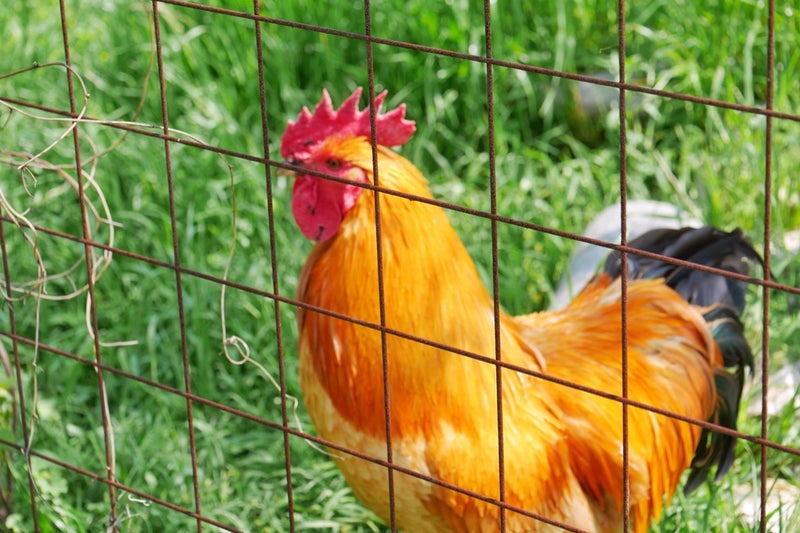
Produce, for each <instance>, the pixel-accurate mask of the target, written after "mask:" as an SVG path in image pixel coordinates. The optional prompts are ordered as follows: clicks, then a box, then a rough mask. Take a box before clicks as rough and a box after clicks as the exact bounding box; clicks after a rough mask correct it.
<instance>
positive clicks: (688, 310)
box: [287, 102, 723, 532]
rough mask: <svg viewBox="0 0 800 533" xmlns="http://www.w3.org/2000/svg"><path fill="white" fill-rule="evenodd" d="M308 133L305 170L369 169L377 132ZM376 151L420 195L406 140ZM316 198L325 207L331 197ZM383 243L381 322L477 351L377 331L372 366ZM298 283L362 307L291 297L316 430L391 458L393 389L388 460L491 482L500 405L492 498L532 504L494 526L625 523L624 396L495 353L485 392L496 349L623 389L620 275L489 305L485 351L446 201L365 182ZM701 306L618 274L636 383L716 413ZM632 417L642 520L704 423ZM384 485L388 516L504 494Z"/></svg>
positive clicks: (432, 524) (471, 485) (382, 474)
mask: <svg viewBox="0 0 800 533" xmlns="http://www.w3.org/2000/svg"><path fill="white" fill-rule="evenodd" d="M323 104H324V102H323ZM323 104H321V105H323ZM327 105H328V106H329V102H328V104H327ZM351 107H352V105H351ZM325 113H327V115H326V116H333V115H331V114H330V113H328V111H325ZM309 117H310V115H309ZM304 120H305V121H307V122H309V123H310V122H311V121H312V120H313V118H306V119H304ZM304 124H305V123H304ZM303 131H305V130H303ZM301 133H302V131H301ZM303 146H304V150H305V151H307V152H309V154H310V155H309V156H308V157H307V158H306V159H304V160H303V161H301V163H302V164H303V165H304V166H306V167H307V168H309V169H310V170H313V171H315V172H319V171H320V169H322V170H323V171H324V170H325V169H326V168H327V169H329V170H330V169H335V170H336V171H337V172H338V174H337V176H338V177H340V178H345V179H351V180H355V181H366V182H369V183H372V182H373V153H372V146H371V143H370V142H369V141H368V140H367V139H366V138H365V137H363V136H353V135H346V136H338V135H332V136H330V137H328V138H327V139H325V140H324V141H322V142H320V143H319V144H318V145H315V146H314V147H313V148H307V147H308V146H310V143H305V144H304V145H303ZM287 152H288V148H287ZM377 162H378V171H379V172H378V175H379V185H380V186H381V187H384V188H386V189H389V190H395V191H400V192H402V193H404V194H407V195H413V196H417V197H422V198H431V194H430V191H429V190H428V186H427V182H426V180H425V178H424V177H423V176H422V175H421V174H420V172H419V171H418V170H417V169H416V168H415V167H414V166H413V165H412V164H411V163H410V162H408V161H407V160H406V159H405V158H403V157H402V156H400V155H399V154H397V153H396V152H394V151H392V150H390V149H388V148H385V147H383V146H378V147H377ZM304 186H306V187H307V188H306V189H304V194H307V195H308V198H309V199H307V200H305V202H306V203H302V204H299V205H300V207H301V208H302V209H305V210H306V211H302V210H301V215H304V214H308V216H310V217H312V218H311V220H312V224H307V225H306V229H307V231H308V232H309V233H310V234H313V233H314V232H315V230H314V229H313V228H314V226H313V221H314V220H316V219H314V218H313V217H314V216H316V214H317V213H316V209H317V208H318V207H319V206H322V204H319V203H317V199H316V198H315V197H314V194H315V193H314V191H316V189H313V187H310V188H309V187H308V186H307V185H304ZM342 187H344V186H342ZM308 191H311V192H308ZM348 194H349V193H348ZM376 194H378V195H379V202H380V206H379V207H380V229H381V240H380V242H378V240H377V238H376V218H375V217H376V214H375V203H374V202H375V195H376ZM323 207H325V208H326V209H333V211H329V212H333V213H334V214H335V213H336V211H335V209H336V208H335V207H334V208H329V206H328V205H327V204H326V205H325V206H323ZM337 216H338V215H336V216H333V217H332V218H331V219H336V218H337ZM320 220H323V219H320ZM327 220H328V219H324V220H323V221H327ZM324 223H327V222H324ZM326 229H328V230H329V229H330V228H326ZM323 233H325V232H324V231H323V227H322V226H321V227H320V234H323ZM378 246H380V247H381V248H380V249H381V255H382V261H383V263H382V265H381V269H380V270H381V271H382V276H383V278H382V279H383V289H384V290H383V307H384V309H385V326H386V327H387V328H389V329H390V330H393V331H399V332H402V333H405V334H409V335H413V336H414V337H417V338H422V339H425V340H427V341H430V342H432V343H435V344H436V345H437V346H449V347H453V348H454V349H457V350H460V351H464V352H469V353H470V354H474V355H475V356H476V357H467V356H465V355H463V354H458V353H453V352H452V351H449V350H446V349H442V348H439V347H437V346H434V345H429V344H424V343H421V342H417V341H415V340H412V339H408V338H404V337H402V336H399V335H395V334H392V333H387V334H386V336H385V354H386V367H385V368H384V364H383V357H382V354H383V349H384V346H382V336H381V333H380V331H379V329H378V326H379V325H380V322H381V299H380V293H379V290H378V287H379V278H378V276H379V265H378V253H377V250H378ZM298 298H299V299H300V300H301V301H302V302H305V303H307V304H309V305H310V306H313V307H315V308H319V309H323V310H326V311H330V312H333V313H335V314H338V315H344V316H347V317H351V318H352V319H355V320H357V321H361V322H366V323H368V324H371V325H372V327H367V326H364V325H360V324H355V323H353V322H351V321H347V320H343V319H340V318H337V317H335V316H331V315H329V314H326V313H322V312H318V311H315V310H310V309H301V310H300V311H299V313H298V317H299V333H300V337H299V347H298V350H299V359H300V361H299V362H300V379H301V385H302V388H303V396H304V401H305V404H306V407H307V409H308V411H309V413H310V415H311V418H312V420H313V423H314V425H315V427H316V428H317V431H318V432H319V434H320V435H321V436H322V437H323V438H325V439H327V440H328V441H330V442H333V443H336V444H337V445H340V446H345V447H348V448H352V449H355V450H358V451H359V452H362V453H365V454H369V455H371V456H373V457H376V458H378V459H382V460H386V459H387V449H386V435H387V428H386V420H387V413H386V411H385V406H386V405H387V402H386V393H387V392H388V405H389V412H388V420H389V421H390V427H389V431H388V433H389V434H390V435H391V442H392V459H393V461H394V462H395V463H396V464H398V465H400V466H402V467H404V468H408V469H412V470H414V471H416V472H419V473H420V474H423V475H425V476H432V477H434V478H437V479H439V480H442V481H444V482H446V483H449V484H452V485H454V486H457V487H460V488H462V489H464V490H465V491H468V492H470V493H475V494H478V495H481V496H482V497H485V498H488V499H492V500H498V499H500V497H501V491H500V481H499V467H498V461H499V456H500V454H499V452H500V445H499V439H500V437H499V433H498V412H499V411H501V412H502V415H501V416H502V428H503V433H502V451H503V454H502V455H503V460H504V463H503V473H504V481H505V485H504V487H503V499H504V501H505V502H506V503H507V504H508V505H510V506H512V507H513V508H519V509H523V510H525V511H526V512H529V513H532V514H534V515H536V516H538V517H541V518H543V519H545V520H544V521H542V520H539V519H537V518H533V517H530V516H526V515H524V514H522V513H515V512H511V511H509V512H507V513H506V516H505V525H506V530H507V531H512V532H516V531H547V530H550V529H558V528H557V527H555V526H551V525H550V524H548V522H547V521H555V522H556V523H562V524H566V525H569V526H570V527H574V528H579V529H584V530H588V531H603V532H604V531H619V530H621V528H622V520H623V519H622V517H623V514H624V511H623V501H624V499H623V468H624V467H623V457H622V450H623V446H624V444H623V434H622V420H623V414H622V411H623V407H622V404H621V403H620V402H619V401H615V400H611V399H605V398H602V397H600V396H597V395H595V394H590V393H588V392H582V391H579V390H575V389H574V388H571V387H568V386H564V385H561V384H559V383H555V382H553V381H550V380H548V379H543V378H542V377H537V376H534V375H530V374H528V373H526V372H520V371H516V370H514V369H512V368H503V369H502V371H501V372H500V374H501V376H500V377H501V379H500V381H499V383H500V393H499V397H500V398H501V402H502V406H501V408H500V409H498V405H497V399H498V391H497V387H498V380H497V366H496V365H495V364H494V363H493V362H492V361H491V360H493V359H495V357H496V356H497V354H498V353H499V355H500V359H501V360H502V362H503V363H505V364H508V365H510V366H513V367H514V368H521V369H526V370H529V371H532V372H534V373H538V374H539V375H546V376H552V377H553V378H558V379H561V380H566V381H569V382H574V383H577V384H580V385H581V386H584V387H589V388H591V389H596V390H599V391H603V392H605V393H610V394H614V395H622V333H621V332H622V322H621V320H622V319H621V315H622V302H621V287H620V284H619V282H618V281H613V280H612V279H611V278H610V277H609V276H608V275H599V276H598V277H597V278H596V279H595V280H594V281H593V282H591V283H590V284H589V285H588V286H587V287H586V289H585V290H584V291H583V292H582V293H581V294H580V295H579V296H578V297H577V298H576V299H575V300H574V301H573V303H572V304H571V305H570V306H568V307H567V308H565V309H563V310H561V311H556V312H546V313H539V314H532V315H527V316H520V317H511V316H509V315H507V314H505V313H503V312H501V314H500V316H499V317H498V318H497V321H498V324H499V341H500V342H499V351H498V350H496V347H495V327H496V324H495V316H494V304H493V299H492V297H491V296H490V295H489V293H488V292H487V290H486V289H485V287H483V285H482V283H481V280H480V278H479V276H478V273H477V271H476V269H475V266H474V264H473V262H472V260H471V259H470V257H469V255H468V253H467V251H466V249H465V248H464V246H463V245H462V243H461V241H460V240H459V239H458V236H457V235H456V233H455V231H454V230H453V228H452V226H451V225H450V223H449V221H448V219H447V216H446V214H445V212H444V211H443V210H442V209H441V208H439V207H437V206H434V205H431V204H429V203H425V202H421V201H414V200H409V199H407V198H403V197H398V196H395V195H392V194H388V193H375V192H373V191H372V190H370V189H364V190H362V191H360V192H359V193H358V194H357V198H356V199H355V203H354V205H352V207H349V208H348V209H347V210H346V212H343V214H342V216H341V223H340V226H339V227H338V230H337V231H336V232H335V234H334V236H333V237H332V238H330V239H329V240H325V241H324V242H320V243H318V244H317V245H316V246H315V248H314V249H313V251H312V253H311V255H310V257H309V258H308V261H307V263H306V265H305V267H304V269H303V272H302V275H301V279H300V286H299V295H298ZM703 312H704V310H703V309H701V308H698V307H695V306H693V305H690V304H689V303H687V302H686V301H684V300H683V299H682V298H681V297H680V296H679V295H678V294H677V293H676V292H675V291H673V290H672V289H671V288H669V287H668V286H667V285H666V284H665V283H664V281H663V280H631V281H630V282H629V283H628V287H627V317H628V318H627V319H628V324H630V328H629V329H628V332H627V343H628V344H627V361H628V364H627V372H628V380H627V382H628V397H629V398H630V399H631V400H633V401H636V402H640V403H642V404H646V405H650V406H653V407H656V408H659V409H663V410H666V411H669V412H673V413H676V414H678V415H681V416H684V417H688V418H691V419H700V420H706V419H709V418H710V417H712V415H713V414H714V410H715V405H716V391H715V382H714V372H715V370H716V369H718V368H719V367H721V366H722V365H723V361H722V355H721V351H720V348H719V347H718V345H717V343H716V342H715V340H714V338H713V336H712V333H711V331H710V329H709V326H708V325H707V323H706V320H705V319H704V317H703ZM385 376H386V383H387V386H388V390H384V377H385ZM628 428H629V435H628V457H629V465H628V467H629V481H630V504H631V510H632V516H633V519H634V525H635V527H634V529H635V531H636V532H644V531H646V530H647V528H648V526H649V524H650V523H651V522H652V521H653V520H657V519H658V518H659V516H660V513H661V509H662V505H663V503H664V501H665V500H666V501H668V500H669V499H670V498H671V496H672V494H673V493H674V491H675V490H676V487H677V485H678V483H679V480H680V477H681V474H682V473H683V472H684V470H686V469H687V468H688V467H689V466H690V464H691V462H692V456H693V453H694V450H695V448H696V447H697V445H698V442H699V441H700V438H701V428H699V427H698V426H696V425H692V424H689V423H686V422H682V421H678V420H676V419H674V418H671V417H667V416H663V415H660V414H655V413H653V412H651V411H649V410H644V409H640V408H636V407H633V406H631V407H629V408H628ZM334 459H335V460H336V462H337V463H338V465H339V467H340V469H341V471H342V472H343V474H344V476H345V478H346V479H347V481H348V483H349V484H350V485H351V487H352V488H353V491H354V492H355V494H356V495H357V496H358V498H360V499H361V500H362V501H363V502H364V503H365V505H367V506H368V507H370V508H371V509H372V510H373V511H375V512H376V513H377V514H378V515H379V516H380V517H382V518H383V519H384V520H387V521H388V520H389V491H388V482H387V478H388V475H387V471H386V469H385V468H383V467H381V466H379V465H375V464H373V463H371V462H368V461H364V460H362V459H358V458H355V457H351V456H347V455H346V454H343V453H340V452H334ZM394 486H395V497H396V502H395V509H396V522H397V525H398V526H399V527H400V528H401V529H404V530H407V531H415V532H416V531H420V532H428V531H429V532H444V531H455V532H481V531H486V532H489V531H497V530H498V527H499V521H500V511H499V507H498V506H497V505H495V504H493V503H491V502H486V501H484V500H482V499H480V498H475V497H472V496H470V495H467V494H463V493H461V492H458V491H454V490H451V489H448V488H445V487H441V486H439V485H437V484H433V483H430V482H427V481H425V480H422V479H419V478H416V477H414V476H409V475H405V474H402V473H396V474H395V476H394Z"/></svg>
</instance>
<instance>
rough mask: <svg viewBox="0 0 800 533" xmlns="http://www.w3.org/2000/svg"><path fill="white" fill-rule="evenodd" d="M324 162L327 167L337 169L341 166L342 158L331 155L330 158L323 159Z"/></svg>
mask: <svg viewBox="0 0 800 533" xmlns="http://www.w3.org/2000/svg"><path fill="white" fill-rule="evenodd" d="M325 164H326V165H328V168H329V169H331V170H339V169H340V168H342V160H341V159H336V158H335V157H331V158H330V159H328V160H327V161H325Z"/></svg>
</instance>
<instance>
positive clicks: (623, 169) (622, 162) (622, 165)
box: [617, 0, 631, 531]
mask: <svg viewBox="0 0 800 533" xmlns="http://www.w3.org/2000/svg"><path fill="white" fill-rule="evenodd" d="M617 32H618V33H617V46H618V50H617V65H618V68H619V82H620V84H621V85H624V84H625V83H627V81H628V80H627V77H626V74H625V60H626V51H625V43H626V36H625V0H618V2H617ZM627 114H628V107H627V92H626V90H625V88H624V87H620V89H619V213H620V220H619V227H620V237H619V239H620V244H621V245H622V246H627V245H628V137H627V131H628V127H627V124H628V117H627ZM620 293H621V294H620V313H621V316H620V327H621V330H622V331H621V332H620V340H621V343H620V358H621V360H622V361H621V367H622V376H621V377H622V383H621V386H622V390H621V394H622V398H623V399H624V400H627V399H628V254H627V253H626V252H625V251H624V250H622V251H621V252H620ZM620 409H622V513H623V514H622V530H623V531H630V530H631V499H630V497H631V487H630V485H631V478H630V441H629V428H628V404H627V403H626V402H624V401H623V402H621V405H620Z"/></svg>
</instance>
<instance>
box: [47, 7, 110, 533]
mask: <svg viewBox="0 0 800 533" xmlns="http://www.w3.org/2000/svg"><path fill="white" fill-rule="evenodd" d="M59 11H60V15H61V31H62V42H63V45H64V63H65V64H66V65H67V69H66V76H67V90H68V93H69V109H70V113H71V114H72V115H76V114H77V106H76V105H75V83H74V80H73V73H72V70H71V66H72V58H71V55H70V39H69V31H68V28H69V24H68V22H67V6H66V3H65V0H59ZM72 145H73V151H74V162H75V173H76V178H77V180H76V181H77V182H78V201H79V205H80V214H81V231H82V232H83V238H84V239H85V240H86V241H91V237H92V232H91V229H90V226H89V209H88V206H87V204H86V187H85V184H84V175H83V164H82V162H81V148H80V128H79V125H78V124H77V123H76V124H74V127H73V128H72ZM83 252H84V261H85V266H86V280H87V281H86V284H87V299H88V307H89V326H90V328H91V331H90V334H91V338H92V348H93V352H94V360H95V362H96V363H97V364H98V365H100V364H102V362H103V357H102V349H101V345H100V328H99V327H98V322H97V300H96V298H95V268H94V249H93V247H92V245H91V244H89V242H86V243H85V244H84V245H83ZM96 374H97V389H98V395H99V398H100V413H101V419H102V421H103V446H104V448H105V461H106V479H108V481H109V483H108V485H107V490H108V503H109V516H108V521H109V524H110V526H111V529H112V531H115V532H116V531H118V530H119V527H118V524H117V497H116V489H115V487H114V485H113V483H112V482H115V481H116V480H117V479H116V477H117V474H116V465H115V463H116V458H115V451H114V447H115V444H114V430H113V427H112V422H111V413H110V411H109V406H108V391H107V389H106V382H105V377H104V375H103V372H102V370H100V369H99V368H97V373H96Z"/></svg>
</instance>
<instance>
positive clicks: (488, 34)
mask: <svg viewBox="0 0 800 533" xmlns="http://www.w3.org/2000/svg"><path fill="white" fill-rule="evenodd" d="M483 35H484V55H485V57H486V59H487V61H486V65H485V68H486V116H487V133H486V135H487V137H488V141H489V143H488V144H489V169H488V170H489V212H490V213H491V214H492V215H494V216H497V154H496V150H495V123H494V119H495V111H494V67H493V65H492V63H491V61H490V60H491V59H492V55H493V54H492V2H491V1H490V0H485V1H484V3H483ZM497 225H498V223H497V219H496V218H492V219H491V235H492V242H491V249H492V250H491V251H492V306H493V309H492V312H493V315H494V358H495V360H496V361H497V362H498V363H499V362H501V361H502V360H503V350H502V342H501V340H502V337H501V324H500V316H501V315H500V313H501V308H500V258H499V248H500V245H499V240H498V234H497ZM494 368H495V402H496V404H497V485H498V486H497V495H498V500H499V501H500V503H501V504H502V503H505V501H506V460H505V420H504V417H503V367H502V366H500V365H499V364H498V365H495V367H494ZM498 522H499V523H498V526H499V530H500V531H505V530H506V508H505V507H504V506H502V505H500V506H499V509H498Z"/></svg>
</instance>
